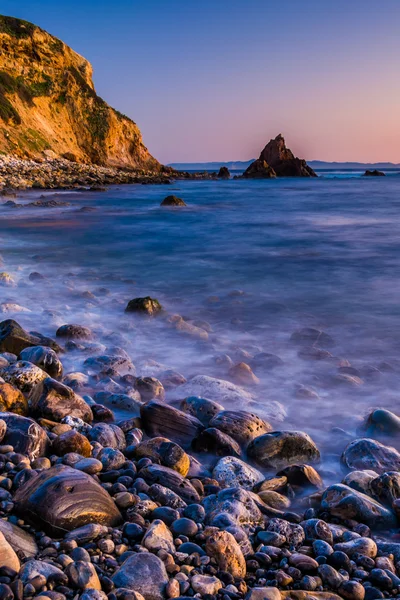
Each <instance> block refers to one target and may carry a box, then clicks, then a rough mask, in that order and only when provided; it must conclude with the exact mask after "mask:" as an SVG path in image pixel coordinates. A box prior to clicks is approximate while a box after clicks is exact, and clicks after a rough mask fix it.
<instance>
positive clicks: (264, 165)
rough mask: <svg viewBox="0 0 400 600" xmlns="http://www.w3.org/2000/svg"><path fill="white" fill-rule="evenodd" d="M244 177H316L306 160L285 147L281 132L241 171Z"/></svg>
mask: <svg viewBox="0 0 400 600" xmlns="http://www.w3.org/2000/svg"><path fill="white" fill-rule="evenodd" d="M243 177H245V178H246V179H267V178H272V177H317V174H316V173H315V172H314V171H313V170H312V169H311V167H309V166H308V164H307V163H306V161H305V160H304V159H301V158H297V157H295V156H294V154H293V152H292V151H291V150H289V148H286V144H285V140H284V138H283V136H282V135H281V134H279V135H277V136H276V138H275V139H274V140H270V141H269V142H268V144H267V145H266V146H265V148H264V150H263V151H262V152H261V154H260V158H258V159H257V160H255V161H254V162H253V163H251V165H250V166H249V167H248V168H247V169H246V171H245V172H244V173H243Z"/></svg>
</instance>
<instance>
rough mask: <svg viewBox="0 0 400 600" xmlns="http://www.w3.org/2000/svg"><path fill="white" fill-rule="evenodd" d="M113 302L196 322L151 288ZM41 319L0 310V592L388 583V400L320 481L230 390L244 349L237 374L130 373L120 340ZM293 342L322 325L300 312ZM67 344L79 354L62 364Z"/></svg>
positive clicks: (386, 591) (247, 369) (277, 594)
mask: <svg viewBox="0 0 400 600" xmlns="http://www.w3.org/2000/svg"><path fill="white" fill-rule="evenodd" d="M3 275H5V274H3ZM31 275H32V278H31V277H30V279H31V280H32V281H34V280H37V279H38V278H40V276H39V274H38V273H33V274H31ZM3 283H5V284H7V282H6V281H5V279H4V277H3ZM126 313H127V314H128V316H129V318H133V319H139V320H144V321H145V322H146V321H148V322H149V323H150V322H153V321H154V320H158V319H161V320H165V321H166V322H168V323H169V324H170V325H171V326H173V327H174V328H175V329H176V330H177V332H178V334H184V335H190V336H194V337H195V338H196V339H198V340H199V341H200V342H205V341H206V340H207V324H206V323H203V322H196V323H195V324H192V323H189V322H188V321H186V320H184V319H182V318H181V317H180V318H177V316H176V315H175V316H171V315H169V314H168V313H167V312H166V311H165V310H164V309H163V307H162V306H161V304H160V303H159V302H157V301H156V300H154V299H152V298H150V297H146V298H134V299H132V300H131V301H130V302H129V303H128V305H127V306H126ZM54 334H55V335H54V338H49V337H45V336H43V335H42V334H41V333H39V332H36V331H35V332H28V331H26V330H25V329H23V328H22V327H21V326H20V325H19V324H18V323H17V322H16V321H14V320H12V319H7V320H5V321H3V322H1V323H0V377H1V379H0V411H1V412H0V599H1V600H3V599H4V600H13V599H14V598H15V599H16V600H22V599H23V598H36V597H38V598H43V599H46V600H47V599H49V600H66V599H68V600H69V599H71V600H72V599H73V598H78V597H80V598H83V599H84V600H107V599H108V600H142V598H144V599H145V600H163V599H169V598H189V597H199V598H204V599H205V600H217V599H218V600H240V599H242V598H244V599H245V600H264V599H266V600H281V599H284V598H292V599H294V600H306V599H307V598H317V599H318V598H319V599H321V600H324V599H326V600H336V599H339V598H345V599H346V600H364V599H366V600H375V599H378V598H391V597H395V596H397V595H398V593H399V591H400V543H399V539H398V518H399V516H400V472H399V471H400V453H399V452H398V451H397V450H395V449H394V448H392V447H391V446H389V445H386V444H383V443H381V442H379V441H378V440H377V439H375V438H376V437H379V436H382V435H384V436H386V439H389V440H390V438H392V439H393V438H394V437H395V436H398V434H399V431H400V419H399V417H397V416H396V415H395V414H393V413H391V412H389V411H387V410H383V409H378V410H374V411H372V412H371V414H370V415H369V417H368V419H367V420H366V422H365V424H364V432H365V436H368V437H361V438H356V439H354V440H352V441H350V443H348V442H346V443H347V445H346V443H344V447H343V454H342V458H341V462H342V468H343V469H344V471H345V472H346V473H347V474H346V475H345V476H344V478H343V479H342V480H341V481H338V482H337V483H334V484H332V485H328V486H326V485H325V484H324V482H323V478H322V476H321V474H320V473H319V472H318V463H319V461H320V450H319V449H318V447H317V445H316V444H315V442H314V441H313V440H312V439H311V437H310V436H309V435H307V434H306V433H304V432H299V431H285V430H280V431H273V428H272V426H271V425H270V423H269V422H268V421H266V420H264V419H261V418H260V417H259V416H257V415H256V414H254V413H252V412H248V411H245V410H235V409H233V408H232V406H231V405H230V402H229V398H230V397H234V396H235V395H237V396H238V397H240V395H241V394H242V395H245V394H246V393H247V392H246V389H245V388H246V387H247V386H248V385H252V384H254V383H255V380H256V379H257V378H256V375H255V374H254V373H253V371H252V368H251V366H250V365H249V364H247V363H245V362H241V363H238V364H236V365H232V367H231V369H230V376H231V379H232V381H235V382H236V383H235V384H233V383H231V382H229V381H224V380H218V379H213V378H212V377H206V376H203V375H197V376H195V377H193V378H192V379H189V381H187V380H186V379H185V377H184V376H183V375H181V374H180V373H178V372H174V371H171V370H169V371H166V372H163V373H160V374H158V377H157V378H155V377H153V376H137V372H136V368H135V365H134V364H133V363H132V361H131V359H130V357H129V355H128V354H127V353H126V352H125V351H124V350H123V349H122V348H119V347H116V346H113V347H112V348H110V349H107V351H106V352H104V351H103V352H100V351H99V349H97V351H96V347H97V348H98V346H96V332H95V331H92V330H91V329H90V328H88V327H86V326H85V325H83V324H82V325H77V324H68V323H67V324H64V325H61V326H60V327H58V329H57V330H56V331H55V332H54ZM291 343H292V344H294V346H295V347H298V348H299V353H303V354H304V353H305V354H307V353H308V355H309V354H310V352H311V350H312V352H311V353H312V354H313V356H314V355H315V354H316V353H317V352H320V353H324V352H328V351H327V350H326V348H329V347H330V346H331V345H332V343H333V340H332V338H331V337H330V335H328V334H327V333H325V332H323V331H318V330H316V329H312V328H306V329H302V330H298V331H296V332H294V333H293V335H292V338H291ZM71 352H75V353H81V354H82V357H83V359H84V362H83V369H82V371H79V372H73V373H65V372H64V370H65V360H66V357H67V356H68V353H71ZM262 359H264V363H263V364H266V363H265V361H266V360H269V361H270V362H271V361H273V360H274V357H273V355H268V356H265V357H261V356H260V357H259V361H262ZM314 359H315V356H314ZM275 360H277V357H275ZM254 364H255V363H254ZM270 366H271V365H270ZM347 369H348V370H349V369H350V370H351V367H347ZM342 376H343V377H346V376H347V377H353V378H354V377H356V376H355V375H354V374H351V373H350V372H349V373H346V374H342ZM242 386H244V387H242ZM196 388H197V389H199V388H202V389H203V390H204V395H203V394H202V395H201V396H200V395H199V396H193V395H188V393H187V391H188V390H190V389H196ZM171 390H173V391H174V395H175V397H176V398H179V400H176V401H173V402H171V401H170V400H168V398H169V394H170V392H171ZM211 390H213V391H214V392H215V391H216V390H217V391H218V392H219V396H218V393H217V396H218V397H219V398H220V401H217V400H211V399H207V395H210V394H209V393H208V392H210V391H211ZM203 396H204V397H203ZM120 409H124V410H125V411H127V412H128V413H130V415H131V416H130V417H128V418H125V419H118V417H117V415H116V412H118V410H120ZM202 457H207V459H206V460H204V462H203V460H202Z"/></svg>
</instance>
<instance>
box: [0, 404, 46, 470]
mask: <svg viewBox="0 0 400 600" xmlns="http://www.w3.org/2000/svg"><path fill="white" fill-rule="evenodd" d="M0 419H1V420H2V421H5V423H6V425H7V431H6V435H5V436H4V438H3V442H2V443H3V444H7V445H10V446H12V447H13V448H14V451H15V452H18V453H20V454H23V455H24V456H28V457H29V459H30V460H35V459H36V458H38V457H40V456H44V455H45V454H46V450H47V448H48V445H49V439H48V437H47V435H46V432H45V431H44V429H42V427H40V425H38V424H37V423H36V422H35V421H33V419H29V418H28V417H22V416H20V415H15V414H13V413H0Z"/></svg>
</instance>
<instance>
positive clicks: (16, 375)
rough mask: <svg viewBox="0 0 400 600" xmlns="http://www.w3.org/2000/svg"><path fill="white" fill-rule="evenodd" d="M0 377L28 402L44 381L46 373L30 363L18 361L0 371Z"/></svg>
mask: <svg viewBox="0 0 400 600" xmlns="http://www.w3.org/2000/svg"><path fill="white" fill-rule="evenodd" d="M0 377H2V378H3V379H4V381H5V382H6V383H11V385H13V386H15V387H16V388H18V389H19V390H20V391H21V392H22V393H23V394H24V396H25V398H26V399H27V400H28V401H29V400H30V399H31V397H32V395H33V393H34V392H35V390H36V388H37V387H39V385H40V384H41V383H42V381H44V380H45V379H46V377H47V373H45V372H44V371H43V370H42V369H40V368H39V367H37V366H36V365H34V364H32V363H30V362H27V361H24V360H19V361H17V362H15V363H12V364H11V365H9V366H8V367H4V368H3V369H0Z"/></svg>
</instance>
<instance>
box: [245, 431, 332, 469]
mask: <svg viewBox="0 0 400 600" xmlns="http://www.w3.org/2000/svg"><path fill="white" fill-rule="evenodd" d="M247 452H248V455H249V456H250V457H251V458H253V459H254V460H255V461H256V462H257V463H258V464H260V465H263V466H264V467H274V468H280V467H283V466H286V465H290V464H293V463H296V462H303V461H305V462H308V461H311V462H317V461H319V459H320V453H319V450H318V448H317V447H316V445H315V443H314V442H313V440H312V439H311V438H310V436H309V435H307V434H306V433H304V432H302V431H274V432H272V433H265V434H264V435H260V436H259V437H257V438H255V439H254V440H253V441H252V442H251V443H250V444H249V446H248V448H247Z"/></svg>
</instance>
